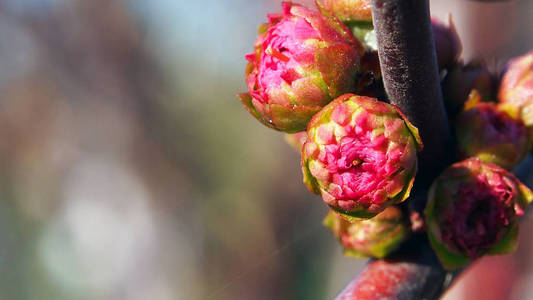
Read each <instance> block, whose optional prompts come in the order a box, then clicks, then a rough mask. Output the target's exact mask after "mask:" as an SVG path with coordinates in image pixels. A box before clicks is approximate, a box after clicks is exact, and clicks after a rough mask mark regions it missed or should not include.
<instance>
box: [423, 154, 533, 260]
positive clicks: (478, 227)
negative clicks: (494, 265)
mask: <svg viewBox="0 0 533 300" xmlns="http://www.w3.org/2000/svg"><path fill="white" fill-rule="evenodd" d="M532 198H533V195H532V193H531V191H530V190H529V189H528V188H527V187H526V186H525V185H524V184H522V183H521V182H520V181H519V180H518V179H517V178H516V177H515V176H514V175H513V174H512V173H510V172H509V171H507V170H505V169H503V168H501V167H499V166H497V165H495V164H490V163H484V162H483V161H481V160H480V159H478V158H470V159H467V160H464V161H461V162H458V163H455V164H453V165H452V166H450V167H448V168H447V169H446V170H445V171H444V172H443V173H442V174H441V175H440V176H439V177H437V179H435V181H434V182H433V184H432V186H431V189H430V192H429V196H428V203H427V206H426V209H425V216H426V223H427V227H428V235H429V240H430V243H431V245H432V247H433V249H434V250H435V253H436V254H437V256H438V258H439V260H440V261H441V263H442V264H443V266H444V267H445V268H447V269H455V268H459V267H461V266H463V265H466V264H468V263H469V262H471V261H472V260H474V259H476V258H479V257H481V256H483V255H485V254H503V253H510V252H512V251H514V249H515V248H516V239H517V233H518V223H517V219H518V216H520V215H522V214H523V210H524V209H525V207H526V206H527V205H528V204H529V203H530V202H531V200H532Z"/></svg>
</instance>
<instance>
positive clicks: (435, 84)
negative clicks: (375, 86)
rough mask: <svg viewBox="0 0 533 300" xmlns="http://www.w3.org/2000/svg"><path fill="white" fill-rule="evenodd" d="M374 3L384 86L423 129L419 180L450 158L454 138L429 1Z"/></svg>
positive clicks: (432, 174)
mask: <svg viewBox="0 0 533 300" xmlns="http://www.w3.org/2000/svg"><path fill="white" fill-rule="evenodd" d="M371 4H372V18H373V22H374V28H375V30H376V37H377V42H378V53H379V60H380V65H381V73H382V74H383V81H384V85H385V90H386V92H387V95H388V97H389V100H390V102H391V103H392V104H395V105H397V106H398V107H400V109H401V110H402V111H403V113H404V114H405V115H406V116H407V118H408V119H409V121H411V122H412V123H413V124H414V125H415V126H416V127H418V129H419V130H420V134H421V137H422V141H423V143H424V150H423V151H422V152H421V153H420V155H419V161H420V165H419V166H420V168H419V170H420V173H419V174H422V176H418V178H417V179H419V178H428V177H429V179H432V178H434V177H435V176H436V175H437V174H438V173H440V171H441V170H442V169H443V168H444V167H445V166H446V165H447V164H448V162H449V161H450V159H451V157H450V153H449V152H450V151H449V149H450V148H449V146H450V142H451V140H452V139H451V135H450V130H449V126H448V120H447V117H446V111H445V109H444V103H443V101H442V92H441V89H440V79H439V72H438V66H437V57H436V52H435V42H434V40H433V32H432V30H431V21H430V15H429V4H428V1H427V0H372V1H371ZM419 181H420V180H419ZM418 183H420V182H418ZM426 183H427V182H426ZM429 183H431V181H429ZM429 183H427V184H429Z"/></svg>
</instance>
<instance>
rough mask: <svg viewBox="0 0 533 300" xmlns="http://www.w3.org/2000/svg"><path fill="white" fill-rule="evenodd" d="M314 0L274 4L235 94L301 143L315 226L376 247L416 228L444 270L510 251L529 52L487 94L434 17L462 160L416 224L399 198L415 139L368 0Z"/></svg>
mask: <svg viewBox="0 0 533 300" xmlns="http://www.w3.org/2000/svg"><path fill="white" fill-rule="evenodd" d="M316 4H317V8H318V9H317V10H316V11H314V10H311V9H308V8H305V7H304V6H301V5H298V4H294V3H291V2H285V3H283V13H282V14H276V15H269V16H268V17H269V22H268V24H263V25H262V26H261V27H260V28H259V36H258V38H257V41H256V43H255V50H254V52H253V53H251V54H249V55H247V56H246V59H247V60H248V65H247V67H246V82H247V85H248V93H244V94H240V95H239V98H240V99H241V101H242V103H243V104H244V105H245V107H246V108H247V109H248V111H249V112H250V113H251V114H252V115H253V116H254V117H256V118H257V119H258V120H259V121H260V122H261V123H263V124H264V125H266V126H268V127H270V128H273V129H276V130H280V131H284V132H286V133H287V134H286V141H287V142H288V143H289V144H290V145H291V146H293V147H294V148H295V149H296V150H297V151H299V152H301V166H302V172H303V177H304V183H305V185H306V186H307V187H308V189H309V190H310V191H311V192H313V193H315V194H319V195H321V197H322V200H323V202H325V203H326V204H327V205H328V206H329V208H330V212H329V214H328V215H327V217H326V218H325V220H324V225H325V226H327V227H328V228H329V229H330V230H331V231H332V232H333V234H334V235H335V237H336V238H337V239H338V240H339V241H340V243H341V245H342V246H343V248H344V252H345V254H347V255H351V256H357V257H360V256H370V257H377V258H381V257H385V256H387V255H389V254H390V253H391V252H392V251H394V250H395V249H397V247H398V246H399V245H400V243H401V242H402V241H404V240H405V239H406V238H407V236H408V235H409V233H410V232H411V231H412V230H415V231H416V230H418V229H423V228H425V229H427V231H428V235H429V240H430V242H431V245H432V246H433V248H434V250H435V252H436V254H437V256H438V257H439V259H440V261H441V262H442V264H443V266H444V267H446V268H448V269H454V268H458V267H461V266H464V265H465V264H467V263H469V262H470V261H472V260H474V259H476V258H479V257H481V256H482V255H485V254H499V253H508V252H510V251H512V250H513V249H514V248H515V247H516V236H517V232H518V225H517V218H518V216H520V215H521V214H523V210H524V209H525V207H526V206H527V205H528V204H529V203H530V202H532V200H533V193H532V192H531V191H530V190H529V189H528V188H527V187H526V186H525V185H524V184H522V183H521V182H520V181H519V180H518V179H517V178H516V177H515V176H514V175H513V174H512V173H510V172H509V171H508V170H510V169H511V168H513V167H514V166H515V165H517V164H518V163H519V162H520V161H521V160H522V159H524V158H525V156H527V154H528V153H529V152H530V151H531V148H532V145H533V134H532V133H533V52H530V53H528V54H527V55H524V56H523V57H519V58H517V59H514V60H512V61H511V63H510V64H509V66H508V68H507V71H506V73H505V74H504V75H503V78H502V80H501V84H500V85H499V92H498V95H497V96H496V91H497V90H498V89H497V87H498V80H497V78H496V77H495V76H493V75H492V74H491V72H489V70H488V68H486V67H485V66H484V64H483V63H482V62H480V61H473V62H470V63H468V64H466V65H464V64H463V63H462V62H461V61H459V55H460V53H461V42H460V40H459V37H458V35H457V32H456V30H455V27H454V25H453V22H452V21H451V18H450V21H449V24H448V25H445V24H444V23H442V22H440V21H439V20H437V19H434V18H432V20H431V24H432V29H433V36H434V38H435V46H436V57H437V60H438V65H439V68H440V70H441V75H442V88H443V94H444V96H445V105H446V108H447V112H448V118H449V119H450V120H451V121H453V124H454V125H455V128H456V137H457V154H458V159H460V160H462V161H460V162H458V163H455V164H453V165H452V166H450V167H449V168H447V169H446V170H445V171H444V172H443V173H442V174H441V175H440V176H439V177H438V178H437V179H435V181H434V182H433V184H432V186H431V189H430V192H429V195H428V202H427V206H426V208H425V211H424V218H425V224H424V220H422V218H421V217H420V216H421V210H417V211H416V212H410V213H411V215H410V217H411V221H410V222H409V217H406V214H407V210H408V209H407V208H408V206H403V207H402V208H400V207H399V206H398V205H397V204H399V203H401V202H403V201H405V200H406V199H407V198H408V197H409V195H410V192H411V189H412V187H413V183H414V180H415V176H416V173H417V166H418V159H417V152H419V151H421V150H422V141H421V139H420V136H419V133H418V129H417V128H416V127H415V126H413V125H412V124H411V123H410V122H409V120H408V119H407V118H406V116H404V114H403V113H402V112H401V111H400V110H399V109H398V108H397V107H395V106H394V105H392V104H389V103H387V97H386V93H385V91H384V88H383V81H382V78H381V69H380V68H381V66H380V63H379V56H378V53H377V51H376V49H377V45H376V39H375V34H374V30H373V25H372V14H371V10H370V1H369V0H323V3H320V2H316ZM496 98H498V99H499V103H496V102H491V101H494V100H495V99H496ZM482 100H483V101H482ZM402 209H403V210H402ZM414 214H417V216H419V218H417V219H416V222H413V218H412V217H413V215H414ZM410 223H411V224H410ZM415 223H417V224H415ZM415 228H416V229H415Z"/></svg>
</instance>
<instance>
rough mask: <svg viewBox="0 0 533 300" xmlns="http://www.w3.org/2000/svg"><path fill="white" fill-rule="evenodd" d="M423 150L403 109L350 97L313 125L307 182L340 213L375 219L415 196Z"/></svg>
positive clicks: (305, 164)
mask: <svg viewBox="0 0 533 300" xmlns="http://www.w3.org/2000/svg"><path fill="white" fill-rule="evenodd" d="M421 147H422V143H421V141H420V137H419V135H418V130H417V129H416V128H415V127H414V126H413V125H411V124H410V123H409V122H408V121H407V120H406V118H405V117H404V116H403V115H402V114H401V112H400V111H399V109H398V108H397V107H395V106H394V105H391V104H387V103H384V102H380V101H378V100H376V99H374V98H369V97H363V96H355V95H351V94H346V95H343V96H341V97H339V98H337V99H336V100H334V101H333V102H331V103H330V104H328V105H327V106H325V107H324V108H323V109H322V110H321V111H320V112H319V113H318V114H316V115H315V116H314V117H313V119H312V120H311V122H310V123H309V126H308V128H307V140H306V142H305V144H304V147H303V150H302V169H303V173H304V183H305V184H306V185H307V187H308V188H309V189H310V190H311V191H312V192H314V193H316V194H321V195H322V198H323V200H324V202H325V203H326V204H328V205H329V206H330V207H331V208H333V209H334V210H336V211H337V212H339V213H341V214H345V215H347V216H353V217H357V218H369V217H372V216H375V215H376V214H378V213H380V212H381V211H383V210H384V209H385V208H386V207H387V206H390V205H392V204H395V203H399V202H402V201H403V200H405V199H406V198H407V197H408V196H409V192H410V191H411V187H412V185H413V181H414V177H415V173H416V170H417V156H416V152H417V151H418V150H420V149H421Z"/></svg>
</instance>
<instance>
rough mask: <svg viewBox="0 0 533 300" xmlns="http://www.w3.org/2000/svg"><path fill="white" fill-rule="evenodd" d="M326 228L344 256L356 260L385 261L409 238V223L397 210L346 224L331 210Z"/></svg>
mask: <svg viewBox="0 0 533 300" xmlns="http://www.w3.org/2000/svg"><path fill="white" fill-rule="evenodd" d="M324 225H325V226H326V227H328V228H329V229H330V230H331V231H332V232H333V234H334V235H335V237H337V239H338V240H339V242H340V243H341V244H342V246H343V247H344V254H345V255H349V256H355V257H376V258H382V257H385V256H387V255H388V254H389V253H391V252H392V251H394V250H396V249H397V248H398V246H400V244H401V242H402V241H404V240H405V238H407V236H408V234H409V226H408V222H407V221H406V219H405V218H404V216H403V214H402V211H401V210H400V209H399V208H397V207H395V206H389V207H387V208H386V209H385V210H384V211H383V212H381V213H379V214H378V215H377V216H375V217H373V218H372V219H352V220H346V219H345V218H344V217H343V216H341V215H339V214H338V213H336V212H335V211H333V210H331V211H330V212H329V214H328V215H327V216H326V218H325V219H324Z"/></svg>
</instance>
